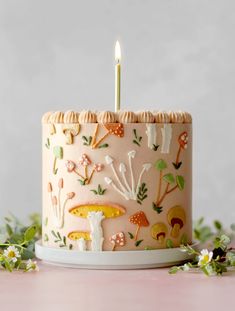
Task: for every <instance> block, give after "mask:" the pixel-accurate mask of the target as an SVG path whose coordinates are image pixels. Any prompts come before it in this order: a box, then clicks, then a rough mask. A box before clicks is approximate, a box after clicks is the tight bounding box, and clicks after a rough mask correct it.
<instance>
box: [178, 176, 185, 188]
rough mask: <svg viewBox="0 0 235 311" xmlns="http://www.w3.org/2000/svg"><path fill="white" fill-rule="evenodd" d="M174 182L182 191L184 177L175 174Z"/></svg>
mask: <svg viewBox="0 0 235 311" xmlns="http://www.w3.org/2000/svg"><path fill="white" fill-rule="evenodd" d="M176 183H177V185H178V188H179V189H180V190H181V191H182V190H183V189H184V184H185V182H184V177H183V176H180V175H177V176H176Z"/></svg>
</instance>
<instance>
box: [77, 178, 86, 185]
mask: <svg viewBox="0 0 235 311" xmlns="http://www.w3.org/2000/svg"><path fill="white" fill-rule="evenodd" d="M78 181H79V182H80V185H81V186H85V184H86V181H87V179H78Z"/></svg>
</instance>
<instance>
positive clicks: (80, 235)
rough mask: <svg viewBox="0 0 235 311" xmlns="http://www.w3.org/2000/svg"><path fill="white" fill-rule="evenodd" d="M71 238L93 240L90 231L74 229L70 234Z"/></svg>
mask: <svg viewBox="0 0 235 311" xmlns="http://www.w3.org/2000/svg"><path fill="white" fill-rule="evenodd" d="M68 238H69V239H70V240H73V241H76V240H79V239H84V240H86V241H91V236H90V232H88V231H72V232H70V233H69V234H68Z"/></svg>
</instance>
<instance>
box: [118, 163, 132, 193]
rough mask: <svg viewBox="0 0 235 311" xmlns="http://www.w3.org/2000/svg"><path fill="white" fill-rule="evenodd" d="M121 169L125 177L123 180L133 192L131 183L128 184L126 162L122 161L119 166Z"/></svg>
mask: <svg viewBox="0 0 235 311" xmlns="http://www.w3.org/2000/svg"><path fill="white" fill-rule="evenodd" d="M119 171H120V172H121V174H122V178H123V181H124V183H125V185H126V187H127V189H128V191H129V192H131V187H130V185H129V184H128V181H127V179H126V166H125V164H124V163H120V166H119Z"/></svg>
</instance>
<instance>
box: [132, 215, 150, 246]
mask: <svg viewBox="0 0 235 311" xmlns="http://www.w3.org/2000/svg"><path fill="white" fill-rule="evenodd" d="M129 221H130V223H132V224H133V225H137V229H136V232H135V236H134V240H135V241H136V240H137V238H138V233H139V230H140V227H148V226H149V222H148V219H147V217H146V215H145V213H144V212H142V211H139V212H137V213H135V214H134V215H132V216H130V218H129Z"/></svg>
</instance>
